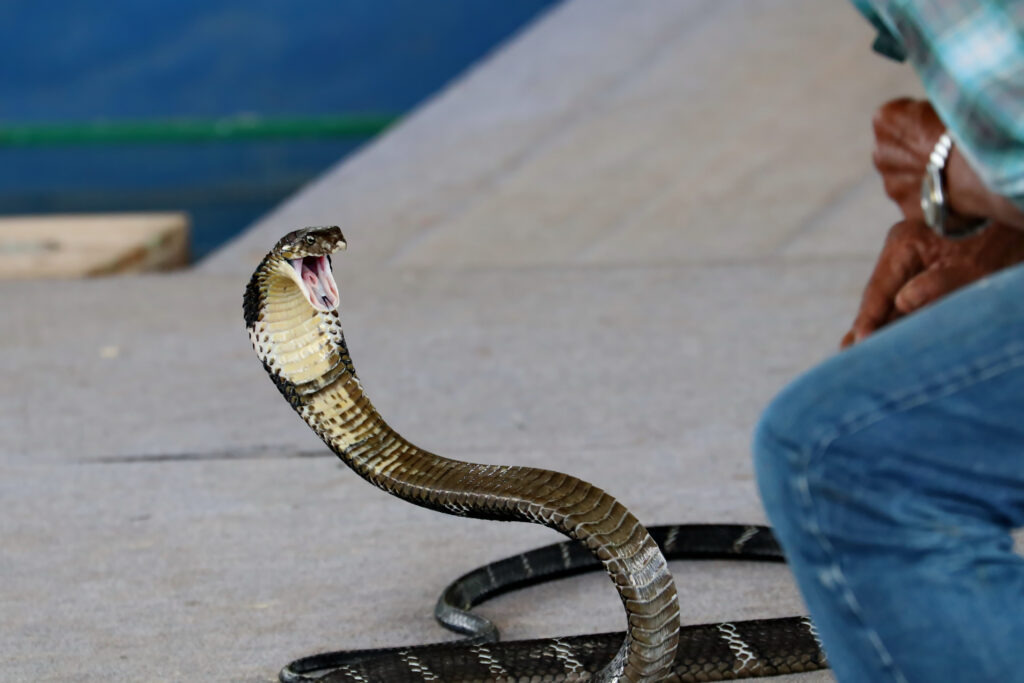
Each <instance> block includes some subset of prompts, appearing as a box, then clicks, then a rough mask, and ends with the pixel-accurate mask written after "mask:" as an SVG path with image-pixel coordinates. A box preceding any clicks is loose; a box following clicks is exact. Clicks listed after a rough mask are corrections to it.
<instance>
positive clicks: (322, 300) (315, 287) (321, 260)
mask: <svg viewBox="0 0 1024 683" xmlns="http://www.w3.org/2000/svg"><path fill="white" fill-rule="evenodd" d="M290 263H291V266H292V268H294V269H295V273H296V274H297V275H298V276H299V282H300V284H301V286H302V292H303V294H305V295H306V298H307V299H309V303H310V304H312V306H313V308H315V309H316V310H318V311H321V312H324V313H326V312H328V311H333V310H334V309H335V308H337V307H338V286H337V285H336V284H335V282H334V273H333V272H331V261H330V259H329V258H327V256H307V257H305V258H301V259H291V261H290Z"/></svg>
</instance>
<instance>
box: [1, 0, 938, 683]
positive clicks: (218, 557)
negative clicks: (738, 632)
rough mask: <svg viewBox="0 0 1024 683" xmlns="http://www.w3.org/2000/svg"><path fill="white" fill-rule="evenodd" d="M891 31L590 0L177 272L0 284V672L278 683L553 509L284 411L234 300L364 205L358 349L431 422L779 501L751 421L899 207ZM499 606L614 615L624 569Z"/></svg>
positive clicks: (425, 609)
mask: <svg viewBox="0 0 1024 683" xmlns="http://www.w3.org/2000/svg"><path fill="white" fill-rule="evenodd" d="M871 39H872V34H871V31H870V29H869V27H867V26H866V25H865V24H864V23H863V22H862V20H861V19H860V18H859V17H858V16H857V15H856V13H855V12H854V10H853V9H851V8H850V7H848V6H846V5H845V4H844V3H821V2H817V1H815V0H761V1H760V2H758V3H751V2H749V0H704V1H700V0H690V1H688V2H685V3H657V4H653V3H652V4H650V5H645V6H644V7H643V9H642V11H641V10H637V8H636V6H635V5H632V4H627V3H622V2H616V1H615V0H571V1H569V2H566V3H565V4H563V5H561V6H559V7H557V8H556V9H555V10H553V11H552V12H550V13H549V14H548V15H547V16H546V17H544V18H543V19H542V20H540V21H539V22H538V23H536V24H535V25H534V26H532V27H531V28H530V29H529V30H527V31H526V32H524V33H523V34H522V35H520V36H519V37H517V38H516V39H514V40H513V41H511V42H510V43H509V44H507V45H505V46H503V47H502V49H500V50H498V51H497V52H496V53H495V54H494V55H493V56H492V57H490V58H489V59H487V60H485V61H484V62H483V63H482V64H481V65H479V66H478V67H477V68H476V69H474V70H473V71H472V72H471V73H469V74H468V75H466V76H465V77H464V78H462V79H460V80H459V81H458V82H456V83H454V84H453V85H452V86H451V87H449V88H448V89H447V90H445V91H444V92H442V93H440V94H438V95H437V96H436V97H435V98H434V99H433V100H432V101H430V102H428V103H427V104H426V105H425V106H424V107H423V108H421V109H420V110H418V111H417V112H415V113H414V114H413V115H412V116H410V117H409V118H408V119H406V120H405V121H404V122H403V123H402V124H400V125H399V126H397V127H396V128H395V129H393V130H392V131H390V132H389V133H388V134H387V135H385V136H383V137H382V138H381V139H379V140H377V141H375V142H374V143H372V144H370V145H368V146H367V147H366V148H365V149H364V150H363V151H362V152H360V153H359V154H357V155H356V156H355V157H353V158H352V159H350V160H348V161H346V162H345V163H344V164H342V165H340V166H339V167H337V168H335V169H332V170H331V171H329V172H328V173H326V174H325V175H324V176H323V177H322V178H321V179H319V180H318V181H317V182H315V183H313V184H312V185H311V186H309V187H308V188H307V189H305V190H304V191H302V192H300V193H299V194H298V195H296V196H295V197H294V198H293V199H291V200H290V201H288V202H286V203H285V204H284V205H283V206H281V207H280V208H279V209H278V210H277V211H275V212H274V213H272V214H271V215H269V216H267V217H266V218H265V219H264V220H262V221H260V222H259V223H257V224H256V225H255V226H254V227H253V229H252V230H250V231H249V232H248V233H247V234H245V235H244V236H243V237H242V238H240V239H239V240H237V241H236V242H235V243H234V244H232V245H230V246H229V247H228V248H226V249H225V250H223V251H222V252H220V253H219V254H217V255H215V256H214V257H213V258H211V259H209V260H207V261H206V262H204V263H203V264H201V265H200V266H199V267H197V268H195V269H193V270H192V271H190V272H188V273H184V274H180V275H174V276H163V277H158V276H150V277H135V278H121V279H108V280H95V281H85V282H56V283H54V282H48V283H45V285H42V284H40V283H4V284H2V285H0V294H2V297H3V301H4V302H5V304H4V323H5V329H6V332H7V333H6V334H4V335H2V336H0V376H3V377H4V378H5V379H6V382H5V384H4V389H3V390H2V391H0V500H2V501H3V503H4V507H5V510H6V514H4V515H2V516H0V547H2V548H3V552H2V553H0V576H2V577H3V580H2V581H0V615H2V619H0V641H2V642H3V643H4V647H3V648H0V668H2V671H3V672H4V673H3V676H2V677H3V679H4V680H11V681H29V680H31V681H68V680H75V681H94V680H95V681H100V680H103V681H107V680H130V681H181V680H188V679H202V680H216V681H270V680H274V679H275V676H276V671H277V669H278V668H279V667H280V666H281V665H283V664H284V663H285V662H287V661H288V660H290V659H293V658H295V657H298V656H301V655H304V654H309V653H312V652H315V651H318V650H321V649H335V648H340V647H356V648H361V647H374V646H387V645H396V644H402V643H416V642H425V641H432V640H437V639H440V638H443V637H445V636H444V635H443V633H442V632H441V631H440V629H439V627H437V626H436V625H435V624H434V623H433V621H432V617H431V608H432V605H433V601H434V600H435V598H436V596H437V594H438V593H439V591H440V590H441V588H442V587H443V586H444V585H445V584H446V583H447V582H448V581H449V580H450V579H451V578H453V577H455V576H457V575H459V574H461V573H462V572H464V571H465V570H467V569H469V568H471V567H473V566H475V565H477V564H480V563H483V562H486V561H489V560H492V559H496V558H498V557H502V556H504V555H507V554H510V553H513V552H518V551H520V550H523V549H525V548H528V547H531V546H533V545H537V544H541V543H546V542H550V541H553V540H555V539H556V536H555V535H554V534H553V532H550V531H548V530H546V529H540V528H533V527H530V526H526V525H501V524H496V523H487V522H480V521H474V520H463V519H456V518H450V517H446V516H442V515H438V514H435V513H430V512H428V511H425V510H421V509H419V508H415V507H413V506H410V505H407V504H404V503H401V502H400V501H397V500H395V499H392V498H390V497H388V496H386V495H385V494H382V493H380V492H378V491H376V490H373V489H372V488H371V487H369V486H367V485H366V484H365V483H364V482H362V481H361V480H359V479H357V478H356V477H355V476H354V475H353V474H352V473H350V472H348V471H346V470H344V469H343V467H342V466H341V465H340V464H339V463H337V461H336V460H335V459H333V457H331V456H329V454H326V453H325V451H324V449H323V447H322V445H321V444H320V442H319V441H318V440H317V439H316V438H315V437H314V436H313V434H312V433H311V432H310V431H309V430H308V429H307V428H306V427H305V425H303V424H302V423H301V421H300V420H298V418H296V417H295V416H294V414H293V413H292V412H291V410H289V409H288V407H287V406H286V404H285V403H284V401H282V400H281V399H280V396H279V395H278V393H277V391H276V390H275V389H274V388H273V386H272V385H271V383H270V382H269V381H267V379H266V378H265V376H264V373H263V371H262V369H261V368H260V366H259V364H258V362H257V361H256V359H255V357H254V356H253V354H252V351H251V350H250V348H249V342H248V338H247V336H246V334H245V331H244V329H243V323H242V316H241V296H242V290H243V288H244V285H245V282H246V280H247V278H248V275H249V273H250V272H251V271H252V269H253V267H254V266H255V264H256V262H257V261H258V260H259V258H260V257H262V255H263V253H265V251H266V250H267V249H268V248H269V247H270V246H271V245H272V244H273V242H274V241H276V239H277V238H278V237H279V236H280V235H281V234H283V233H284V232H285V231H287V230H290V229H292V228H294V227H298V226H302V225H308V224H325V223H330V224H340V225H342V226H343V227H344V229H345V231H346V235H347V237H348V239H349V243H350V249H349V252H348V253H347V254H345V255H344V256H342V257H339V258H338V259H336V262H335V271H336V274H337V276H338V280H339V285H340V288H341V290H342V313H343V319H344V321H345V325H346V331H347V336H348V339H349V342H350V346H351V350H352V353H353V357H354V360H355V363H356V365H357V366H358V367H359V370H360V375H361V377H362V378H363V381H364V383H365V385H366V386H367V388H368V390H369V392H370V393H371V395H372V396H373V397H374V399H375V401H376V403H377V405H378V407H379V408H380V409H381V411H382V412H383V414H384V415H385V416H387V417H388V418H389V420H390V421H391V422H392V423H393V424H394V425H395V426H396V427H397V428H398V429H399V430H400V431H401V432H402V433H403V434H405V435H406V436H408V437H410V438H411V439H412V440H413V441H415V442H417V443H419V444H421V445H423V446H425V447H428V448H430V449H432V450H434V451H437V452H440V453H444V454H447V455H451V456H453V457H459V458H463V459H471V460H476V461H486V462H503V463H509V464H513V463H514V464H524V465H543V466H545V467H549V468H553V469H561V470H565V471H569V472H572V473H574V474H577V475H579V476H581V477H583V478H585V479H588V480H591V481H593V482H594V483H596V484H598V485H601V486H603V487H605V488H607V489H609V490H610V491H611V492H613V493H614V494H615V495H616V496H618V497H619V498H620V500H622V501H623V502H624V503H625V504H626V505H627V506H629V507H630V508H631V509H633V510H634V512H636V513H637V515H638V516H639V517H640V518H641V519H643V520H645V521H647V522H649V523H652V524H653V523H668V522H673V521H679V522H684V521H689V522H696V521H700V522H710V521H722V522H759V521H762V520H763V514H762V512H761V510H760V506H759V503H758V500H757V494H756V491H755V487H754V484H753V481H752V473H751V465H750V462H749V455H748V441H749V433H750V431H751V428H752V426H753V424H754V422H755V420H756V419H757V415H758V413H759V410H760V409H761V407H762V406H763V405H764V404H765V403H766V402H767V401H768V400H769V399H770V398H771V396H772V395H773V394H774V392H775V391H777V390H778V389H779V388H780V387H781V386H782V385H783V384H784V383H785V382H786V381H787V379H788V378H790V377H792V376H793V375H795V374H796V373H798V372H800V371H801V370H802V369H804V368H806V367H808V366H810V365H811V364H813V363H814V362H815V361H817V360H818V359H821V358H823V357H825V356H826V355H828V354H829V353H832V352H833V350H834V349H835V346H836V344H837V342H838V340H839V338H840V337H841V336H842V334H843V333H844V332H845V330H846V326H847V325H848V324H849V322H850V320H851V318H852V315H853V312H854V310H855V307H856V303H857V299H858V296H859V292H860V289H861V287H862V285H863V282H864V279H865V277H866V274H867V272H868V271H869V269H870V266H871V262H872V259H873V257H874V255H875V253H876V252H877V249H878V247H879V245H880V243H881V239H882V237H883V235H884V234H885V231H886V230H887V229H888V227H889V225H890V224H891V223H892V222H893V221H894V220H895V215H896V214H895V209H894V208H893V207H891V206H889V205H888V204H887V203H886V201H885V199H884V197H883V195H882V192H881V186H880V183H879V182H878V181H877V180H876V179H875V176H874V174H873V172H872V170H871V168H870V162H869V158H870V117H871V113H872V111H873V110H874V108H875V107H876V106H877V105H879V104H880V103H881V102H883V101H885V100H886V99H889V98H891V97H894V96H897V95H901V94H914V93H916V92H918V86H917V84H916V81H915V79H914V77H913V74H912V73H911V72H910V71H909V69H908V68H906V67H901V66H899V65H895V64H892V63H889V62H886V61H884V60H882V59H881V58H878V57H876V56H874V55H873V54H872V53H871V52H870V50H869V47H868V46H869V44H870V42H871ZM608 386H615V387H616V391H615V392H612V393H609V392H607V391H606V387H608ZM622 396H628V397H630V398H629V400H626V401H623V400H622V398H621V397H622ZM673 570H674V572H675V573H676V576H677V581H678V584H679V588H680V593H681V595H682V601H683V606H684V607H683V614H684V621H686V622H693V623H695V622H701V621H712V620H721V619H739V618H754V617H766V616H780V615H787V614H793V613H799V612H801V611H802V607H801V605H800V600H799V597H798V595H797V594H796V592H795V590H794V588H793V585H792V582H791V580H790V578H789V576H788V574H787V572H786V570H785V568H784V567H775V566H772V567H751V566H727V565H724V564H723V563H703V564H696V565H694V564H691V565H685V564H675V565H674V566H673ZM482 611H483V612H484V613H485V614H487V615H489V616H491V617H492V618H494V619H495V620H496V621H497V623H498V624H499V626H500V627H501V628H502V630H503V632H504V635H505V637H506V638H521V637H532V636H543V635H559V634H569V633H584V632H597V631H603V630H611V629H617V628H621V623H620V622H621V607H620V606H619V605H618V604H617V600H616V598H615V596H614V593H613V591H612V590H611V587H610V586H609V585H607V581H606V579H603V578H602V577H600V576H593V577H586V578H581V579H573V580H569V581H563V582H561V583H559V584H558V585H554V586H545V587H542V588H537V589H532V590H530V591H528V592H526V593H523V594H511V595H507V596H504V597H502V598H500V599H498V600H496V601H495V602H494V603H492V604H489V605H487V606H486V607H485V608H484V609H483V610H482ZM790 679H792V680H793V681H798V680H799V681H806V682H808V683H810V682H812V681H826V680H830V679H831V677H830V675H829V674H827V673H819V674H809V675H805V676H800V677H786V678H780V679H777V680H780V681H781V680H790Z"/></svg>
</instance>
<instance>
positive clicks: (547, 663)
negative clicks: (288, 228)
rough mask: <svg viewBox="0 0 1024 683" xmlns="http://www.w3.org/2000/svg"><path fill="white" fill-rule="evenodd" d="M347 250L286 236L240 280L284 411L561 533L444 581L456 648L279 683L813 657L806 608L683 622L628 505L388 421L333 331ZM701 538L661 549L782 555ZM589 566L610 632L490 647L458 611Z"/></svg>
mask: <svg viewBox="0 0 1024 683" xmlns="http://www.w3.org/2000/svg"><path fill="white" fill-rule="evenodd" d="M346 246H347V243H346V241H345V238H344V236H343V235H342V232H341V230H340V229H339V228H337V227H333V226H332V227H313V228H305V229H302V230H296V231H294V232H291V233H289V234H287V235H285V236H284V237H283V238H281V240H280V241H278V243H277V244H276V245H275V246H274V248H273V249H272V250H271V251H270V252H269V253H268V254H267V255H266V257H265V258H264V259H263V261H262V262H261V263H260V264H259V266H258V267H257V269H256V271H255V272H254V273H253V276H252V278H251V280H250V281H249V284H248V286H247V288H246V291H245V299H244V315H245V324H246V327H247V329H248V331H249V336H250V339H251V341H252V345H253V348H254V349H255V351H256V353H257V355H258V356H259V358H260V360H261V361H262V362H263V366H264V368H265V369H266V371H267V372H268V373H269V375H270V377H271V378H272V379H273V381H274V383H275V384H276V385H277V388H278V389H279V390H280V391H281V393H282V394H283V395H284V397H285V398H286V399H287V400H288V402H289V403H290V404H291V406H292V408H294V409H295V411H296V412H297V413H298V414H299V416H300V417H301V418H302V419H303V420H304V421H305V422H306V424H308V425H309V426H310V427H311V428H312V429H313V431H314V432H316V434H317V435H318V436H319V437H320V438H321V439H322V440H323V441H324V442H325V443H326V444H327V446H328V447H329V448H330V449H331V450H332V451H333V452H334V453H335V454H336V455H337V456H338V457H339V458H341V459H342V460H343V461H344V462H345V464H347V465H348V466H349V467H350V468H352V469H353V470H354V471H355V472H356V473H357V474H359V476H361V477H362V478H364V479H365V480H367V481H368V482H370V483H372V484H374V485H375V486H377V487H379V488H381V489H383V490H384V491H387V492H388V493H391V494H393V495H395V496H398V497H399V498H401V499H403V500H406V501H408V502H410V503H413V504H416V505H420V506H423V507H426V508H430V509H433V510H437V511H440V512H444V513H447V514H452V515H459V516H468V517H474V518H479V519H491V520H501V521H521V522H533V523H537V524H543V525H545V526H548V527H550V528H553V529H556V530H558V531H560V532H561V533H563V534H565V535H566V536H568V537H569V538H570V539H572V541H570V542H567V543H565V544H558V545H555V546H550V547H549V548H544V549H540V550H537V551H533V552H532V553H527V554H525V555H523V556H519V558H515V559H513V560H511V561H505V563H504V564H503V563H495V564H494V565H489V566H488V567H485V568H481V569H480V570H477V571H476V572H471V573H470V574H467V575H466V576H464V577H462V578H461V579H460V580H459V581H457V582H456V583H455V584H453V585H452V586H451V587H449V589H448V590H446V591H445V594H444V595H442V597H441V600H440V601H439V603H438V607H437V609H436V612H435V613H436V615H437V617H438V619H439V620H441V622H442V623H443V624H444V625H446V626H447V627H449V628H451V629H453V630H456V631H458V632H460V633H463V634H466V635H468V636H470V638H469V640H468V641H466V642H464V643H447V644H434V645H424V646H416V647H412V648H392V649H387V650H378V651H359V652H340V653H327V654H324V655H317V656H314V657H309V658H305V659H303V660H298V661H297V662H294V663H293V664H292V665H290V666H289V667H286V668H285V669H284V670H283V671H282V672H281V679H282V680H284V681H295V680H313V679H307V678H306V677H305V676H304V674H305V673H310V672H312V671H313V670H327V669H330V670H331V672H330V673H328V674H327V675H326V676H325V677H323V678H318V679H316V680H328V681H396V682H400V681H409V682H413V681H417V682H418V681H431V680H433V681H464V682H468V681H515V682H518V681H524V682H525V681H534V680H589V681H595V682H602V683H606V682H613V681H614V682H620V681H622V682H625V681H629V682H639V681H662V680H722V679H723V678H744V677H749V676H757V675H766V674H772V673H783V672H791V671H801V670H812V669H816V668H820V667H821V666H823V665H824V658H823V655H822V654H821V652H820V649H819V648H818V645H817V643H816V639H815V637H814V634H813V629H812V627H811V626H810V624H809V622H808V621H807V620H806V619H800V618H793V619H788V620H785V619H783V620H764V621H758V622H746V623H735V624H717V625H710V626H703V627H689V628H688V629H684V630H683V631H681V630H680V628H679V604H678V599H677V595H676V588H675V585H674V583H673V580H672V576H671V574H670V573H669V569H668V564H667V561H666V556H665V554H663V553H662V551H661V550H660V549H659V545H658V543H657V542H656V541H655V540H654V538H653V537H652V535H651V534H650V533H648V531H647V529H645V528H644V526H643V525H642V524H641V523H640V522H639V521H638V520H637V519H636V517H634V516H633V514H632V513H630V512H629V511H628V510H627V509H626V508H625V507H624V506H623V505H622V504H620V503H619V502H618V501H616V500H615V499H614V498H613V497H612V496H611V495H609V494H608V493H606V492H604V491H602V490H601V489H599V488H597V487H596V486H593V485H591V484H588V483H587V482H584V481H582V480H580V479H578V478H576V477H573V476H570V475H568V474H563V473H560V472H555V471H551V470H544V469H536V468H530V467H517V466H501V465H484V464H474V463H468V462H462V461H458V460H452V459H449V458H444V457H441V456H438V455H435V454H433V453H430V452H428V451H426V450H424V449H421V448H419V447H418V446H416V445H414V444H413V443H412V442H410V441H408V440H407V439H405V438H403V437H402V436H401V435H399V434H398V433H397V432H396V431H395V430H394V429H392V428H391V427H390V426H389V425H388V423H387V422H386V421H385V420H384V419H383V418H382V417H381V415H380V414H379V413H378V412H377V410H376V408H375V407H374V406H373V404H372V403H371V402H370V399H369V398H368V397H367V395H366V393H365V392H364V390H363V386H362V384H361V383H360V381H359V379H358V377H357V376H356V371H355V368H354V366H353V364H352V359H351V357H350V355H349V351H348V348H347V346H346V343H345V337H344V334H343V332H342V327H341V322H340V318H339V315H338V311H337V306H338V302H339V295H338V288H337V284H336V282H335V279H334V275H333V271H332V261H331V257H332V255H334V254H336V253H337V252H339V251H341V250H343V249H345V248H346ZM673 529H675V538H674V539H672V540H673V543H672V544H669V543H668V540H669V539H668V535H669V531H668V530H666V529H659V530H658V532H659V534H660V535H662V539H661V540H662V542H663V545H665V546H667V547H668V546H672V545H676V544H679V541H680V538H679V537H680V534H683V535H684V536H686V538H690V536H692V535H693V533H694V529H693V528H691V527H673ZM723 530H724V532H725V536H723ZM716 534H717V536H716ZM758 534H760V535H761V538H759V539H758V540H757V542H751V541H753V540H754V537H755V536H757V535H758ZM700 536H701V535H700V534H698V535H697V536H696V537H695V538H694V539H693V540H689V541H687V542H686V543H685V544H683V545H688V546H690V547H691V548H690V549H691V550H693V549H694V546H696V549H695V550H696V554H694V553H693V552H685V551H686V548H683V547H682V545H681V552H682V554H676V555H674V556H686V557H691V556H697V557H708V556H711V557H718V556H739V555H742V554H744V552H745V553H746V555H747V556H750V557H754V558H757V557H758V553H760V555H762V556H763V557H761V558H760V559H769V560H778V559H781V556H780V555H779V553H778V549H777V546H775V545H774V542H773V541H772V540H771V538H770V534H769V533H768V532H767V531H766V530H764V529H763V528H760V527H725V526H721V527H718V526H711V527H706V528H704V532H703V539H701V537H700ZM744 536H746V538H743V537H744ZM716 539H717V540H716ZM738 539H743V542H742V543H741V544H740V545H739V547H737V540H738ZM701 544H703V545H701ZM669 550H673V548H671V547H669ZM670 556H673V554H672V553H670ZM510 562H511V564H509V563H510ZM517 563H518V565H517V566H513V565H516V564H517ZM596 567H603V568H604V570H605V571H606V572H607V574H608V576H609V577H610V578H611V580H612V582H613V584H614V586H615V589H616V591H617V592H618V595H619V598H620V599H621V601H622V605H623V607H624V608H625V613H626V631H625V632H624V633H623V634H615V635H609V634H605V635H602V636H583V637H576V638H563V639H548V640H534V641H520V642H511V643H497V642H496V641H497V629H496V628H495V627H494V625H493V624H491V622H489V621H487V620H486V619H484V618H482V617H480V616H478V615H476V614H474V613H472V612H471V611H469V610H470V608H471V607H472V606H473V605H475V604H478V603H479V602H482V601H483V600H484V599H487V598H488V597H490V596H491V595H494V594H496V593H498V592H503V591H504V590H507V589H508V588H510V587H513V586H516V587H518V586H519V585H523V584H526V583H530V582H535V581H538V580H542V579H544V578H549V577H555V576H564V575H566V574H571V573H576V572H578V571H584V570H590V569H593V568H596ZM681 634H682V635H683V638H684V645H686V647H684V648H680V647H679V643H680V637H681ZM780 638H781V643H782V648H783V650H784V651H783V652H782V653H781V655H780V656H777V657H776V659H775V660H772V658H771V655H772V654H775V655H778V654H779V653H778V652H776V653H771V652H770V650H771V649H772V647H774V648H775V649H776V650H778V649H779V648H778V643H779V639H780ZM759 639H760V640H759ZM760 641H766V642H767V643H768V645H765V644H764V643H761V642H760ZM700 643H705V645H704V650H705V651H704V652H700V653H697V655H696V656H695V655H694V652H693V646H694V644H698V645H699V644H700ZM772 643H774V645H772ZM677 654H678V655H679V656H678V657H677ZM684 655H685V656H684Z"/></svg>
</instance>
